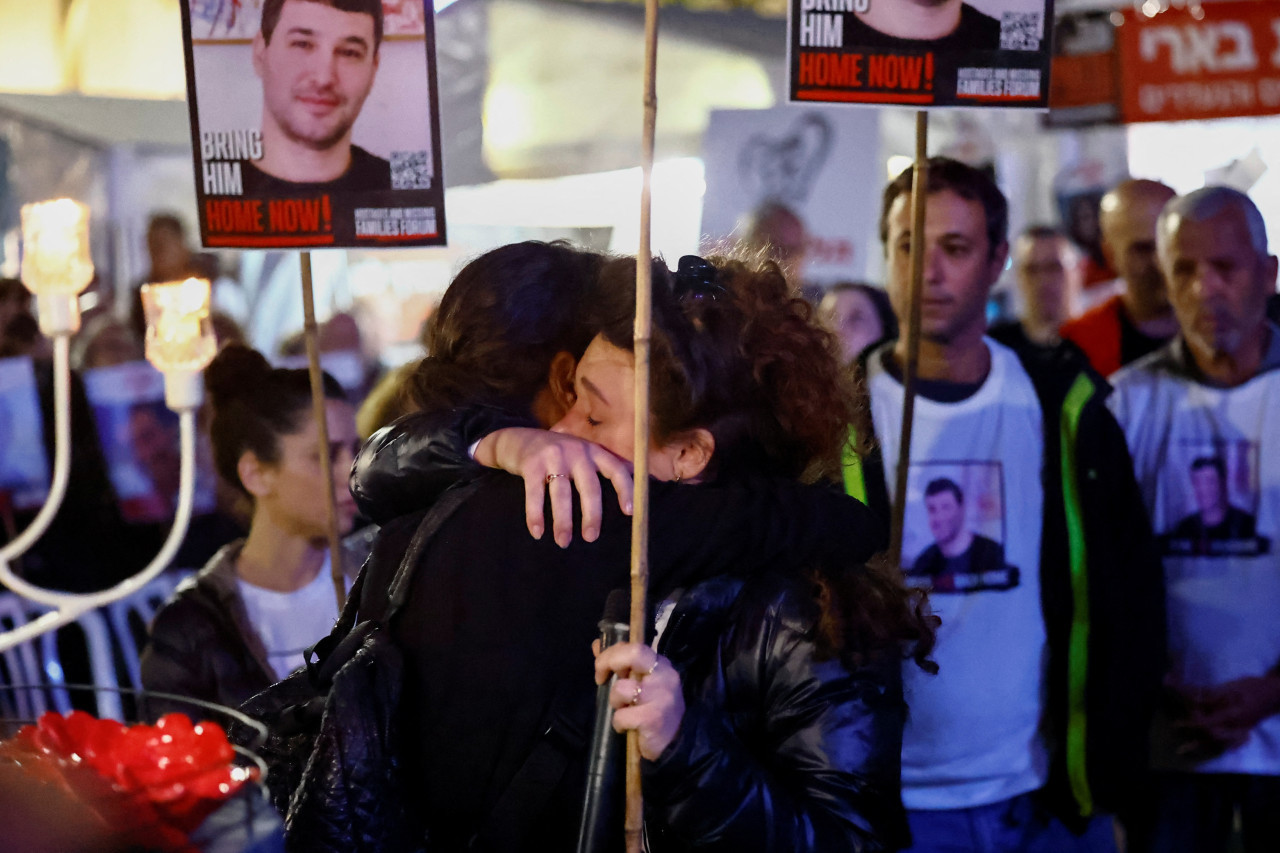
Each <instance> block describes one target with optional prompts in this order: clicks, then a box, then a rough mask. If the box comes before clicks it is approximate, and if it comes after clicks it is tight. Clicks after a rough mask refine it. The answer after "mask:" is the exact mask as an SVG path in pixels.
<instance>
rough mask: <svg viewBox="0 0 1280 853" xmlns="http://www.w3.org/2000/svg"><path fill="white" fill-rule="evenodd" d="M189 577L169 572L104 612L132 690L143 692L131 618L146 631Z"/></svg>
mask: <svg viewBox="0 0 1280 853" xmlns="http://www.w3.org/2000/svg"><path fill="white" fill-rule="evenodd" d="M190 574H192V573H191V572H190V571H182V572H174V571H168V572H165V573H163V574H160V575H157V576H156V577H154V578H152V579H151V580H150V581H148V582H147V583H146V585H145V586H143V587H142V588H141V589H139V590H138V591H137V592H135V593H133V594H131V595H128V596H125V597H124V598H121V599H119V600H118V601H113V602H111V603H110V604H108V605H107V606H106V607H105V608H104V610H105V611H106V614H107V620H108V621H109V622H110V623H111V632H112V633H113V634H114V635H115V642H116V645H117V647H118V648H119V649H120V657H121V658H122V659H123V662H124V671H125V674H126V675H127V676H128V678H129V685H130V686H131V687H132V688H133V689H134V690H141V689H142V667H141V664H140V661H139V651H138V642H137V635H136V634H135V633H134V631H133V626H132V624H131V620H130V614H133V615H134V616H136V617H137V618H138V619H139V620H140V622H141V624H142V625H143V626H144V627H145V628H146V629H147V630H148V631H149V630H150V629H151V620H152V619H154V618H155V615H156V611H157V610H159V609H160V607H161V605H163V604H164V603H165V602H166V601H168V600H169V598H170V597H171V596H172V595H173V591H174V589H175V588H176V587H177V586H178V584H179V583H181V582H182V581H183V580H184V579H185V578H187V577H188V576H189V575H190Z"/></svg>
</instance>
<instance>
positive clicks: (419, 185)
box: [391, 151, 431, 190]
mask: <svg viewBox="0 0 1280 853" xmlns="http://www.w3.org/2000/svg"><path fill="white" fill-rule="evenodd" d="M391 189H393V190H429V189H431V155H430V154H429V153H428V152H426V151H392V152H391Z"/></svg>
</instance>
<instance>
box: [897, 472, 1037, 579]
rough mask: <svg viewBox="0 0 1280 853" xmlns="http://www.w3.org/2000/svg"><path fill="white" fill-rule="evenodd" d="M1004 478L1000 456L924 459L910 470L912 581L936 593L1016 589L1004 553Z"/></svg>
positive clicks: (905, 550)
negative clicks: (995, 458) (976, 459)
mask: <svg viewBox="0 0 1280 853" xmlns="http://www.w3.org/2000/svg"><path fill="white" fill-rule="evenodd" d="M1005 509H1006V507H1005V500H1004V481H1003V477H1002V469H1001V466H1000V463H998V462H925V463H916V464H912V465H911V467H910V470H909V471H908V474H907V503H906V513H905V515H904V518H903V531H902V565H903V568H904V569H905V571H906V576H907V583H908V584H909V585H911V586H917V587H922V588H924V589H928V590H931V591H932V592H935V593H944V592H945V593H973V592H982V591H986V590H1006V589H1013V588H1014V587H1016V586H1017V585H1018V581H1019V571H1018V568H1017V567H1016V566H1012V565H1009V563H1008V561H1007V560H1006V558H1005V536H1006V533H1007V526H1006V524H1005Z"/></svg>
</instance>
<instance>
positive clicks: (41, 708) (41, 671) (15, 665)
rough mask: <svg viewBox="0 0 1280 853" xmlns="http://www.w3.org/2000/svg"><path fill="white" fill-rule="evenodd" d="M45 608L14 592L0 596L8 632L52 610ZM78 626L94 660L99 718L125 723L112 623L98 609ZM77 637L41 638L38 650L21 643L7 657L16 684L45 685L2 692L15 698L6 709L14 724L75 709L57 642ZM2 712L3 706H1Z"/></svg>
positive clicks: (78, 621)
mask: <svg viewBox="0 0 1280 853" xmlns="http://www.w3.org/2000/svg"><path fill="white" fill-rule="evenodd" d="M48 609H49V608H47V607H43V606H41V605H38V604H34V603H33V602H30V601H27V600H25V599H22V598H19V597H18V596H16V595H14V594H13V593H11V592H5V593H0V620H3V622H4V623H5V627H17V626H19V625H24V624H26V623H27V622H30V621H32V620H33V619H35V618H36V617H37V616H39V615H40V614H42V613H45V612H47V611H48ZM75 624H76V625H77V626H79V629H80V633H81V634H82V636H83V638H84V640H83V642H84V644H85V651H86V652H87V657H88V661H89V672H90V676H91V677H92V679H93V685H94V686H95V687H101V688H104V689H103V690H95V691H94V702H95V704H96V711H97V716H98V717H100V718H103V719H108V718H110V719H113V720H121V721H123V720H124V707H123V705H122V703H121V701H120V693H119V686H120V685H119V681H118V680H117V678H116V667H115V656H114V651H113V644H112V639H111V632H110V631H109V630H108V628H107V620H106V619H105V618H103V616H102V614H101V613H99V612H98V611H95V610H90V611H88V612H87V613H83V614H81V615H80V618H78V619H76V620H75ZM70 636H74V635H73V634H71V633H69V632H68V631H67V630H66V629H65V628H63V629H60V630H58V631H50V632H47V633H45V634H42V635H40V637H39V645H38V651H37V645H36V642H35V641H34V640H29V641H27V642H24V643H19V644H18V645H16V646H14V647H13V648H12V649H9V650H6V651H4V652H3V653H0V654H3V656H4V660H5V665H6V667H7V668H8V670H9V679H10V683H11V684H28V685H42V686H43V687H44V688H46V689H45V690H44V691H41V690H35V689H26V690H12V691H0V693H12V694H13V696H12V700H13V701H12V703H11V705H12V707H11V708H7V709H6V712H7V713H10V719H13V718H17V719H22V720H34V719H36V718H37V717H39V716H40V715H41V714H43V713H44V712H45V711H48V710H49V709H50V705H52V707H53V709H54V710H57V711H59V712H61V713H63V714H66V713H68V712H70V711H71V709H72V707H73V706H72V702H71V696H70V693H69V691H68V689H67V686H66V684H67V681H66V675H65V673H64V672H63V668H62V660H61V655H60V654H59V652H58V638H59V637H70ZM0 707H2V706H0Z"/></svg>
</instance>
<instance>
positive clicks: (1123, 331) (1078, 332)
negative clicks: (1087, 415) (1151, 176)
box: [1062, 179, 1178, 376]
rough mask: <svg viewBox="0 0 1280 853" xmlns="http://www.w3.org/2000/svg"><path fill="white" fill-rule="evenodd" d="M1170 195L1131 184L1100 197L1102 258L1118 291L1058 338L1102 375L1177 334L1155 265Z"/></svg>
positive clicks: (1158, 186)
mask: <svg viewBox="0 0 1280 853" xmlns="http://www.w3.org/2000/svg"><path fill="white" fill-rule="evenodd" d="M1175 195H1176V193H1175V192H1174V191H1173V190H1172V189H1170V188H1169V187H1167V186H1165V185H1164V184H1162V183H1160V182H1159V181H1148V180H1138V179H1131V180H1127V181H1124V182H1123V183H1121V184H1119V185H1117V186H1116V187H1115V188H1113V189H1112V190H1111V191H1110V192H1108V193H1107V194H1106V195H1104V196H1103V197H1102V203H1101V205H1100V206H1099V208H1100V210H1099V219H1098V223H1099V226H1100V227H1101V229H1102V253H1103V255H1105V256H1106V259H1107V263H1108V264H1110V265H1111V268H1112V269H1113V270H1115V271H1116V273H1117V275H1119V278H1120V284H1121V289H1120V292H1119V293H1118V294H1117V295H1116V296H1113V297H1112V298H1111V299H1108V300H1107V301H1106V302H1104V303H1102V304H1101V305H1098V306H1096V307H1095V308H1093V309H1092V310H1090V311H1088V312H1086V313H1085V314H1083V315H1081V316H1080V317H1077V318H1076V319H1074V320H1072V321H1070V322H1068V323H1066V324H1065V325H1063V327H1062V337H1063V338H1064V339H1066V340H1069V341H1071V342H1072V343H1074V344H1076V345H1077V346H1079V347H1080V349H1082V350H1084V352H1085V355H1087V356H1088V357H1089V362H1090V363H1091V364H1092V365H1093V366H1094V369H1096V370H1097V371H1098V372H1099V373H1101V374H1102V375H1104V376H1109V375H1110V374H1112V373H1115V372H1116V371H1117V370H1119V369H1120V367H1121V366H1122V365H1125V364H1128V363H1129V362H1131V361H1135V360H1137V359H1139V358H1141V357H1142V356H1144V355H1146V354H1147V353H1150V352H1153V351H1155V350H1157V349H1159V348H1160V347H1161V346H1162V345H1163V344H1164V343H1165V342H1166V341H1168V340H1169V339H1170V338H1171V337H1173V335H1174V333H1175V332H1177V330H1178V322H1177V318H1175V317H1174V315H1173V309H1172V308H1171V307H1170V306H1169V297H1168V294H1167V292H1166V290H1165V282H1164V276H1163V274H1162V273H1161V271H1160V267H1159V265H1158V264H1157V263H1156V219H1157V218H1158V217H1159V216H1160V210H1161V208H1163V207H1164V205H1165V203H1166V202H1168V201H1169V199H1171V198H1173V197H1174V196H1175Z"/></svg>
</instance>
